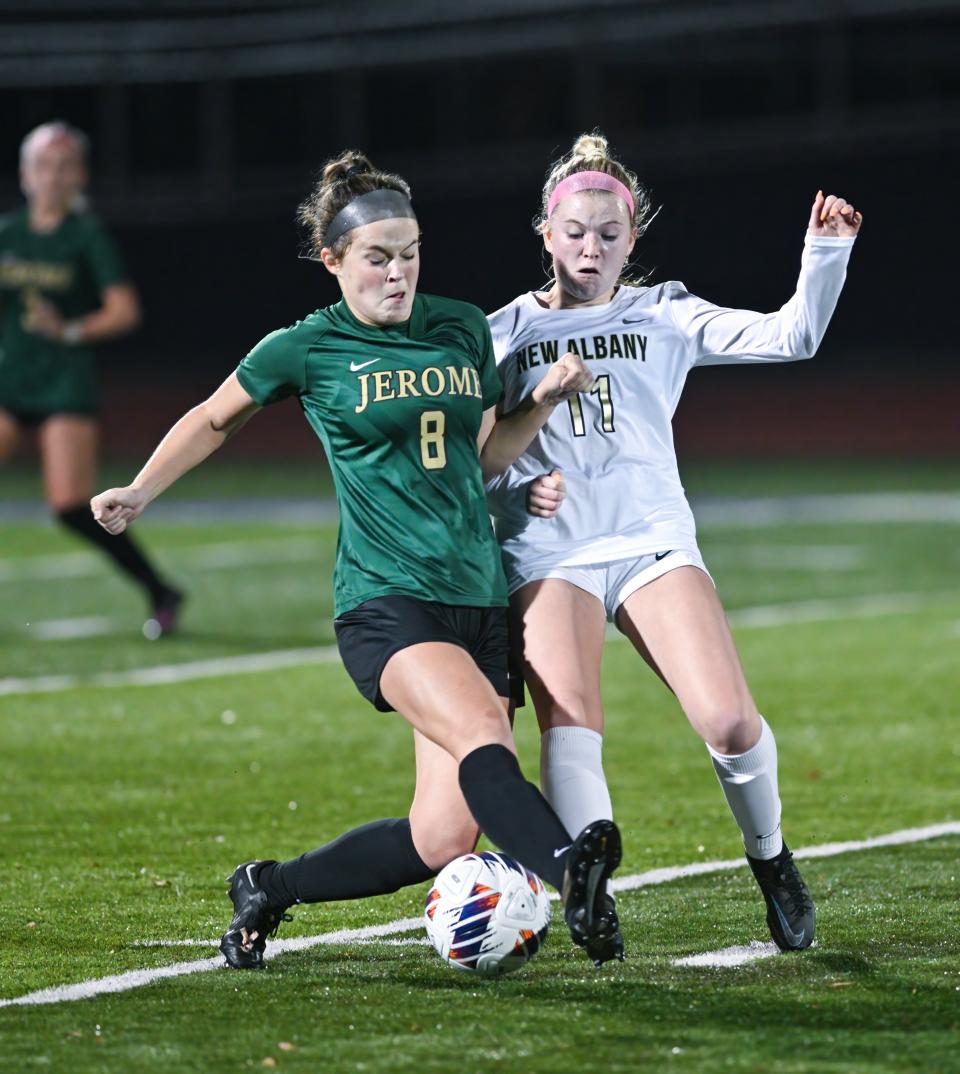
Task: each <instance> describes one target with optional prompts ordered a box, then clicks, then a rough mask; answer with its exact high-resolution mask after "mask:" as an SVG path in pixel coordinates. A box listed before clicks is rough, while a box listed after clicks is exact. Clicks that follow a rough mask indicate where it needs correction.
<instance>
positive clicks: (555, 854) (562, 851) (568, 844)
mask: <svg viewBox="0 0 960 1074" xmlns="http://www.w3.org/2000/svg"><path fill="white" fill-rule="evenodd" d="M572 846H573V843H567V845H566V846H565V847H561V848H560V849H559V850H555V851H554V852H553V856H554V857H555V858H559V857H560V855H561V854H566V852H567V851H568V850H569V849H570V848H571V847H572Z"/></svg>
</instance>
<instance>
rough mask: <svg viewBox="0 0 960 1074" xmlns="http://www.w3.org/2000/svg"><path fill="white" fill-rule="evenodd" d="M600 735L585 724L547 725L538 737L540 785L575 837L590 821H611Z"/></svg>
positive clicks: (611, 814) (611, 815)
mask: <svg viewBox="0 0 960 1074" xmlns="http://www.w3.org/2000/svg"><path fill="white" fill-rule="evenodd" d="M602 751H603V736H602V735H599V734H597V732H596V731H591V730H590V728H589V727H551V728H550V730H549V731H544V732H543V734H542V735H541V736H540V787H541V789H542V790H543V796H544V797H545V798H546V800H547V801H548V802H549V803H550V805H552V806H553V808H554V811H555V812H556V814H557V816H558V817H559V818H560V820H561V821H562V822H563V826H564V827H565V828H566V829H567V831H568V832H569V833H570V835H571V836H572V837H573V838H574V839H575V838H576V837H577V836H578V835H579V834H580V832H581V831H583V829H584V828H585V827H586V826H587V825H588V824H589V823H590V822H591V821H594V820H612V819H613V805H612V804H611V802H610V792H609V791H608V790H607V780H606V777H605V776H604V774H603V758H602Z"/></svg>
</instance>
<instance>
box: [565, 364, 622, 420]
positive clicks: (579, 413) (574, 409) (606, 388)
mask: <svg viewBox="0 0 960 1074" xmlns="http://www.w3.org/2000/svg"><path fill="white" fill-rule="evenodd" d="M590 394H591V395H595V396H597V398H598V399H599V400H600V428H601V429H602V430H603V431H604V432H605V433H612V432H613V431H614V428H613V396H612V395H611V394H610V374H609V373H603V374H602V375H601V376H599V377H597V383H596V384H595V385H594V386H593V388H592V389H591V391H590ZM581 398H582V397H581V396H579V395H575V396H574V397H573V398H572V399H568V400H567V405H568V406H569V407H570V421H571V422H572V423H573V435H574V436H586V435H587V424H586V422H585V421H584V420H583V403H582V401H581Z"/></svg>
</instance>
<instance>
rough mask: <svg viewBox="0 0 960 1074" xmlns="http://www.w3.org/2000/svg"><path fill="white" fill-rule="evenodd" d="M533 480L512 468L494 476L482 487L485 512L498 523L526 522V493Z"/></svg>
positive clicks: (509, 467)
mask: <svg viewBox="0 0 960 1074" xmlns="http://www.w3.org/2000/svg"><path fill="white" fill-rule="evenodd" d="M534 480H535V479H534V478H532V477H528V476H527V475H525V474H521V473H519V472H518V471H517V469H516V467H513V466H508V467H507V468H506V470H504V471H503V473H502V474H495V475H494V476H493V477H491V478H490V480H489V481H487V483H486V485H485V486H484V488H485V489H486V493H487V510H488V511H489V512H490V514H491V515H492V516H493V517H494V518H495V519H497V520H500V521H503V520H513V521H514V522H518V521H520V522H523V521H526V517H527V492H528V490H529V488H530V486H531V485H532V484H533V482H534Z"/></svg>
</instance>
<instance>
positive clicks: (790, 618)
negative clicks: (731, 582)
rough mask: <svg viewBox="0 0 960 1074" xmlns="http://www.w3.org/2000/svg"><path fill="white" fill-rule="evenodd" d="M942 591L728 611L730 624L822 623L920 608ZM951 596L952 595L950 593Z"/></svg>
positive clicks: (941, 595)
mask: <svg viewBox="0 0 960 1074" xmlns="http://www.w3.org/2000/svg"><path fill="white" fill-rule="evenodd" d="M945 595H947V594H944V593H942V592H941V593H874V594H871V595H869V596H862V597H844V598H843V599H842V600H797V601H791V602H787V603H784V604H759V605H756V606H755V607H752V608H735V609H734V610H733V611H730V612H728V613H727V619H728V620H729V621H730V625H731V626H735V627H741V628H755V629H756V628H762V627H772V626H785V625H787V624H789V623H821V622H827V621H828V620H831V619H878V618H880V617H881V616H884V615H901V614H909V613H910V612H917V611H922V610H923V609H924V608H927V607H929V606H930V605H931V604H933V603H936V601H937V600H938V599H939V598H942V597H943V596H945ZM950 595H952V594H950Z"/></svg>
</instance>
